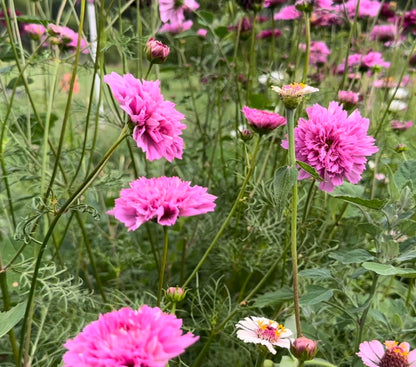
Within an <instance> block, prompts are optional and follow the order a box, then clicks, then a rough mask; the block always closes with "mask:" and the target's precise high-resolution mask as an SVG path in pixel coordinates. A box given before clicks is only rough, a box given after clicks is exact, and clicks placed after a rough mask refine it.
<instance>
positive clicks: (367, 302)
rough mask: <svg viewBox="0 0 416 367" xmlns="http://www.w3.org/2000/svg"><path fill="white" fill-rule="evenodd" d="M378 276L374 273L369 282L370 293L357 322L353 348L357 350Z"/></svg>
mask: <svg viewBox="0 0 416 367" xmlns="http://www.w3.org/2000/svg"><path fill="white" fill-rule="evenodd" d="M379 277H380V276H379V275H378V274H374V278H373V283H372V284H371V290H370V294H369V296H368V299H367V301H366V304H367V306H366V308H365V309H364V311H363V314H362V315H361V318H360V320H359V322H358V325H359V326H358V327H359V329H358V335H357V338H356V339H355V348H354V350H358V349H359V347H360V343H361V340H362V338H363V332H364V326H365V322H366V319H367V315H368V312H369V311H370V308H371V303H372V300H373V298H374V296H375V294H376V290H377V283H378V279H379Z"/></svg>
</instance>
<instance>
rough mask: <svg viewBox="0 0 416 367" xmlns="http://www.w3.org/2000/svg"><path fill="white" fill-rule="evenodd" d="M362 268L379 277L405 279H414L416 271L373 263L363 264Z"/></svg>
mask: <svg viewBox="0 0 416 367" xmlns="http://www.w3.org/2000/svg"><path fill="white" fill-rule="evenodd" d="M363 268H364V269H367V270H370V271H373V272H374V273H376V274H379V275H399V276H401V277H405V278H415V277H416V269H408V268H406V269H405V268H397V267H395V266H393V265H387V264H380V263H375V262H365V263H364V264H363Z"/></svg>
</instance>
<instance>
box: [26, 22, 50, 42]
mask: <svg viewBox="0 0 416 367" xmlns="http://www.w3.org/2000/svg"><path fill="white" fill-rule="evenodd" d="M23 30H24V31H25V32H26V33H27V34H29V36H30V37H31V38H32V39H34V40H39V39H40V38H41V37H42V36H43V35H44V34H45V33H46V28H45V26H43V25H42V24H35V23H30V24H25V25H24V26H23Z"/></svg>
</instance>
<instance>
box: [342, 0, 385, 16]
mask: <svg viewBox="0 0 416 367" xmlns="http://www.w3.org/2000/svg"><path fill="white" fill-rule="evenodd" d="M357 2H358V0H348V1H347V2H346V3H345V5H344V4H341V5H338V7H339V11H340V12H341V13H342V12H343V11H344V6H345V9H346V10H347V12H348V15H349V17H350V18H354V14H355V9H356V7H357ZM380 8H381V3H380V2H379V1H377V0H361V1H360V8H359V10H358V16H359V17H360V18H363V17H370V18H374V17H375V16H377V14H378V12H379V11H380Z"/></svg>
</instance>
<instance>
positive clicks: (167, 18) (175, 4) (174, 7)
mask: <svg viewBox="0 0 416 367" xmlns="http://www.w3.org/2000/svg"><path fill="white" fill-rule="evenodd" d="M198 8H199V4H198V3H197V2H196V1H195V0H183V1H176V0H159V13H160V19H161V21H162V22H163V23H164V24H163V25H162V27H161V28H160V30H159V32H168V33H173V34H176V33H181V32H184V31H186V30H188V29H190V28H191V27H192V25H193V22H192V20H186V21H185V14H184V11H194V10H196V9H198Z"/></svg>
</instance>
